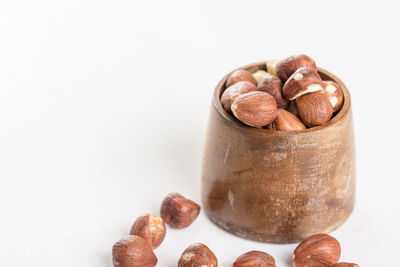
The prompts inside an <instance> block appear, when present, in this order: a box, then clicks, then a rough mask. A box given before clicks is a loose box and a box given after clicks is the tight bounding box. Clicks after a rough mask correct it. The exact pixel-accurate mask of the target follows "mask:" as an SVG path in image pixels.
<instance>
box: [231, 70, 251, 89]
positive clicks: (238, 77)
mask: <svg viewBox="0 0 400 267" xmlns="http://www.w3.org/2000/svg"><path fill="white" fill-rule="evenodd" d="M241 81H247V82H251V83H252V84H254V85H257V81H256V79H254V77H253V74H251V72H249V71H247V70H236V71H234V72H232V74H231V75H230V76H229V78H228V80H227V81H226V84H225V87H226V88H228V87H229V86H231V85H234V84H235V83H238V82H241Z"/></svg>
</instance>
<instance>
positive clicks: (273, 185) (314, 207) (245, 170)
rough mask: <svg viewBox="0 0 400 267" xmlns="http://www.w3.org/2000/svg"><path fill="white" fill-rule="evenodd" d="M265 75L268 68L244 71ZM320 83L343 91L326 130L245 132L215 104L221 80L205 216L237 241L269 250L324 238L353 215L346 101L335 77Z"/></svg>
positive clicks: (207, 155)
mask: <svg viewBox="0 0 400 267" xmlns="http://www.w3.org/2000/svg"><path fill="white" fill-rule="evenodd" d="M241 69H247V70H249V71H251V72H254V71H256V70H258V69H264V70H265V62H261V63H256V64H250V65H247V66H244V67H242V68H241ZM318 72H319V74H320V75H321V77H322V78H323V80H333V81H335V82H337V83H338V84H339V85H340V86H341V87H342V89H343V93H344V104H343V107H342V109H341V110H340V111H339V113H338V114H336V115H335V116H334V118H333V119H332V120H330V121H329V122H327V123H326V124H324V125H322V126H318V127H314V128H310V129H306V130H302V131H294V132H284V131H270V130H266V129H258V128H253V127H249V126H246V125H244V124H243V123H241V122H240V121H238V120H237V119H236V118H235V117H234V116H233V115H231V114H229V113H228V112H226V111H225V110H224V109H223V107H222V104H221V102H220V97H221V94H222V92H223V90H224V89H225V81H226V80H227V78H228V76H229V74H228V75H226V76H225V77H224V78H223V79H222V80H221V81H220V82H219V83H218V85H217V87H216V88H215V93H214V96H213V101H212V107H211V114H210V119H209V125H208V132H207V137H206V145H205V151H204V158H203V170H202V172H203V173H202V202H203V207H204V210H205V212H206V214H207V216H208V217H209V218H210V220H211V221H213V222H214V223H215V224H216V225H218V226H219V227H221V228H223V229H225V230H226V231H228V232H230V233H233V234H235V235H237V236H240V237H243V238H246V239H251V240H257V241H262V242H272V243H292V242H298V241H301V240H303V239H305V238H307V237H309V236H310V235H312V234H315V233H329V232H331V231H333V230H334V229H336V228H337V227H339V226H340V225H342V224H343V223H344V222H345V221H346V219H347V218H348V217H349V216H350V214H351V212H352V210H353V207H354V196H355V157H354V136H353V121H352V113H351V100H350V94H349V91H348V89H347V88H346V86H345V85H344V84H343V82H342V81H341V80H339V79H338V78H337V77H336V76H334V75H332V74H331V73H329V72H328V71H326V70H324V69H321V68H319V69H318Z"/></svg>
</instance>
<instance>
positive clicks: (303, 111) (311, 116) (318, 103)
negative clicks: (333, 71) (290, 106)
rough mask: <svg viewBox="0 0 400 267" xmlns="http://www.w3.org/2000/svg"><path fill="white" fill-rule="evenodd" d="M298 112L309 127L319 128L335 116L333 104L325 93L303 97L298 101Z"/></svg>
mask: <svg viewBox="0 0 400 267" xmlns="http://www.w3.org/2000/svg"><path fill="white" fill-rule="evenodd" d="M296 106H297V112H298V113H299V117H300V119H301V121H302V122H303V123H304V124H305V125H307V126H310V127H311V126H318V125H321V124H324V123H325V122H327V121H329V120H330V119H331V117H332V114H333V108H332V104H331V102H330V101H329V98H328V96H327V95H326V94H324V93H323V92H315V93H310V94H306V95H303V96H301V97H299V98H297V100H296Z"/></svg>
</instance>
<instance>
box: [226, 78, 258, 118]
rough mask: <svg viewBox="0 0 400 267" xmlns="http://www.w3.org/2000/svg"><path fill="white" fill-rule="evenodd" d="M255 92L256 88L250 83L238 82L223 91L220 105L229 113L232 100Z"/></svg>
mask: <svg viewBox="0 0 400 267" xmlns="http://www.w3.org/2000/svg"><path fill="white" fill-rule="evenodd" d="M251 91H257V87H256V86H255V85H254V84H252V83H250V82H246V81H243V82H238V83H235V84H234V85H231V86H229V87H228V88H226V89H225V91H224V93H223V94H222V96H221V103H222V105H223V106H224V109H225V110H226V111H231V105H232V102H233V100H235V99H236V97H238V96H239V95H241V94H244V93H248V92H251Z"/></svg>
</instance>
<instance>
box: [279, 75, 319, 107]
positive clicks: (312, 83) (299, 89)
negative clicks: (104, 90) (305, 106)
mask: <svg viewBox="0 0 400 267" xmlns="http://www.w3.org/2000/svg"><path fill="white" fill-rule="evenodd" d="M323 89H324V88H323V85H322V80H321V77H320V76H319V74H318V72H316V71H315V70H313V69H311V68H307V67H303V68H300V69H298V70H296V72H294V73H293V74H292V76H290V77H289V79H288V80H287V81H286V83H285V85H284V86H283V88H282V93H283V96H284V97H285V98H287V99H289V100H294V99H296V98H298V97H300V96H302V95H304V94H307V93H312V92H316V91H322V90H323Z"/></svg>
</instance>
